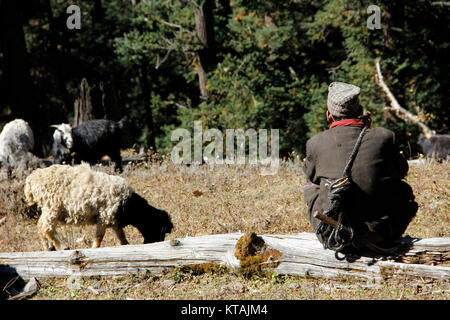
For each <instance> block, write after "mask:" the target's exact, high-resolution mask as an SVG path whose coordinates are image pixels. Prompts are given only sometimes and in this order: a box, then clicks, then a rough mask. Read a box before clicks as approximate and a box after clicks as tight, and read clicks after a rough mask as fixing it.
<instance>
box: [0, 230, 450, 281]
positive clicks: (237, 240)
mask: <svg viewBox="0 0 450 320" xmlns="http://www.w3.org/2000/svg"><path fill="white" fill-rule="evenodd" d="M245 235H247V238H248V239H250V240H249V242H248V243H244V244H243V242H244V241H243V239H244V238H245V236H243V234H242V233H233V234H216V235H205V236H198V237H187V238H182V239H178V240H170V241H164V242H158V243H153V244H143V245H126V246H117V247H103V248H97V249H77V250H65V251H37V252H1V253H0V274H1V273H8V272H10V273H12V274H16V275H20V276H21V277H22V278H23V279H31V278H34V277H35V278H48V277H66V276H76V277H81V276H118V275H127V274H145V273H150V274H161V273H163V272H165V271H167V270H168V269H170V268H174V267H188V268H189V267H193V266H197V267H199V266H211V265H215V266H221V267H222V266H225V267H227V268H228V269H230V270H235V271H239V270H241V271H242V270H243V269H245V268H249V267H251V266H252V267H253V268H254V269H253V270H255V267H256V268H257V269H258V270H261V271H263V272H270V273H278V274H290V275H300V276H309V277H314V278H316V277H317V278H329V279H342V278H355V279H361V280H365V281H374V282H380V281H383V280H385V279H387V278H390V277H394V276H397V275H406V276H411V277H421V278H432V279H439V280H447V279H450V265H449V263H448V262H449V258H450V256H449V252H450V250H449V249H450V238H430V239H412V238H404V239H403V240H402V243H403V244H404V245H405V246H407V249H405V250H404V251H403V252H402V253H401V254H400V255H397V256H395V257H380V256H373V255H364V256H361V257H354V259H352V260H351V261H349V260H339V259H337V258H336V257H335V253H334V251H331V250H325V249H323V247H322V245H321V244H320V243H319V242H318V240H317V239H316V237H315V235H314V234H311V233H299V234H293V235H262V236H256V235H255V234H252V237H248V234H247V233H246V234H245ZM252 239H253V240H255V239H256V242H257V243H256V244H255V242H254V241H253V240H252ZM252 241H253V242H252ZM243 246H244V247H245V246H246V247H245V250H244V249H242V248H243ZM236 248H240V249H239V250H240V251H239V252H238V250H237V249H236ZM244 251H245V252H246V253H243V252H244ZM245 254H247V255H248V256H249V258H248V259H244V258H243V256H244V257H245ZM236 257H239V258H240V260H239V259H238V258H236ZM244 260H245V261H244ZM244 262H245V263H244ZM433 264H435V265H433Z"/></svg>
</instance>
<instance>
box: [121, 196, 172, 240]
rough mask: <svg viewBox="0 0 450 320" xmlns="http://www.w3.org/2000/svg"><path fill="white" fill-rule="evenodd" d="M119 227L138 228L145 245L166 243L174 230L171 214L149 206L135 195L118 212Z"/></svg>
mask: <svg viewBox="0 0 450 320" xmlns="http://www.w3.org/2000/svg"><path fill="white" fill-rule="evenodd" d="M116 220H117V222H118V224H119V227H121V228H123V227H124V226H126V225H129V224H130V225H132V226H134V227H136V228H137V229H138V230H139V232H140V233H141V234H142V236H143V237H144V243H152V242H158V241H164V238H165V236H166V234H167V233H170V232H171V231H172V229H173V224H172V221H171V220H170V216H169V214H168V213H167V212H166V211H164V210H159V209H157V208H155V207H152V206H151V205H149V204H148V202H147V200H145V199H144V198H142V197H141V196H140V195H138V194H137V193H133V194H132V195H131V197H130V198H128V199H127V200H126V201H125V203H123V204H122V205H121V206H120V207H119V209H118V211H117V212H116Z"/></svg>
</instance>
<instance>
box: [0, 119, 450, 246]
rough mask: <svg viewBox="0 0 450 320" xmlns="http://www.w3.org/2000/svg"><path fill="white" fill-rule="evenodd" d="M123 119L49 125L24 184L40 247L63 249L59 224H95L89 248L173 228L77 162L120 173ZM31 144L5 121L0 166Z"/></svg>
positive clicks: (434, 146)
mask: <svg viewBox="0 0 450 320" xmlns="http://www.w3.org/2000/svg"><path fill="white" fill-rule="evenodd" d="M127 121H128V118H127V117H124V118H122V119H121V120H120V121H118V122H116V121H112V120H104V119H101V120H100V119H99V120H89V121H87V122H85V123H83V124H80V125H79V126H77V127H75V128H73V127H72V126H71V125H70V124H59V125H53V126H52V127H54V128H55V131H54V133H53V156H54V164H53V165H51V166H49V167H45V168H38V169H35V170H34V171H33V172H32V173H31V174H30V175H29V176H28V177H27V178H26V181H25V186H24V194H25V199H26V201H27V203H28V205H34V204H35V205H37V206H38V207H39V209H40V210H41V215H40V218H39V220H38V223H37V226H38V230H39V234H40V236H41V240H42V242H43V246H44V249H47V250H55V249H56V250H62V249H67V247H65V246H64V245H63V244H62V242H61V241H60V239H59V237H58V235H57V233H56V226H57V225H58V223H66V224H74V225H84V224H95V225H96V235H95V239H94V241H93V247H99V246H100V244H101V242H102V239H103V236H104V234H105V231H106V228H108V227H110V228H112V229H113V230H114V232H115V234H116V235H117V237H118V239H119V241H120V243H121V244H122V245H124V244H127V243H128V242H127V239H126V237H125V234H124V231H123V228H124V227H125V226H127V225H132V226H134V227H136V228H137V229H138V230H139V232H140V233H141V234H142V236H143V237H144V243H152V242H157V241H164V238H165V235H166V234H168V233H170V232H171V231H172V229H173V224H172V222H171V219H170V215H169V214H168V213H167V212H166V211H163V210H159V209H157V208H155V207H153V206H151V205H150V204H148V202H147V201H146V200H145V199H144V198H142V197H141V196H140V195H139V194H137V193H136V192H135V191H134V190H133V188H132V187H131V186H130V185H129V184H128V183H127V181H126V180H125V179H124V178H122V177H120V176H118V175H109V174H106V173H103V172H99V171H94V170H92V169H91V167H90V166H89V165H88V164H87V163H82V164H81V165H80V163H81V162H82V161H84V162H88V163H91V164H92V163H95V162H96V161H98V160H100V159H101V158H102V157H103V156H105V155H108V156H109V157H110V158H111V161H112V162H113V163H114V164H115V168H117V169H118V170H119V171H121V170H122V158H121V155H120V144H119V143H118V141H120V138H121V136H122V132H123V128H124V125H125V124H126V122H127ZM418 142H419V144H420V146H421V147H422V150H423V153H424V155H425V156H427V157H436V158H440V159H442V158H444V159H445V158H447V156H448V155H449V154H450V135H435V136H433V137H431V138H429V139H425V138H424V137H423V136H422V135H421V136H420V137H419V141H418ZM33 148H34V136H33V131H32V130H31V128H30V126H29V125H28V123H27V122H26V121H24V120H22V119H16V120H13V121H11V122H9V123H7V124H6V125H5V126H4V127H3V130H2V132H1V133H0V166H3V167H6V168H8V169H10V168H19V169H20V168H25V167H26V165H27V163H28V162H29V161H31V159H32V158H33V154H32V150H33ZM71 164H76V165H74V166H73V165H71Z"/></svg>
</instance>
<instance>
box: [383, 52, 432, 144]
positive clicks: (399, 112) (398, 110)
mask: <svg viewBox="0 0 450 320" xmlns="http://www.w3.org/2000/svg"><path fill="white" fill-rule="evenodd" d="M375 66H376V69H377V73H376V75H375V81H376V83H377V84H378V86H379V87H380V88H381V89H383V91H384V92H385V93H386V95H387V97H388V99H389V101H390V102H391V107H390V108H386V109H387V110H388V111H390V112H392V113H393V114H394V115H396V116H397V117H399V118H400V119H402V120H403V121H406V122H413V123H415V124H416V125H418V126H419V128H420V130H422V132H423V134H424V136H425V138H427V139H428V138H430V137H431V136H433V135H434V134H435V132H434V131H433V130H431V129H430V128H428V126H426V125H425V124H424V123H423V122H422V121H421V120H420V119H419V117H418V116H416V115H413V114H412V113H411V112H409V111H408V110H406V109H405V108H403V107H402V106H401V105H400V104H399V103H398V101H397V99H395V97H394V95H393V94H392V92H391V90H389V88H388V86H387V85H386V83H384V80H383V75H382V74H381V68H380V58H377V59H376V60H375Z"/></svg>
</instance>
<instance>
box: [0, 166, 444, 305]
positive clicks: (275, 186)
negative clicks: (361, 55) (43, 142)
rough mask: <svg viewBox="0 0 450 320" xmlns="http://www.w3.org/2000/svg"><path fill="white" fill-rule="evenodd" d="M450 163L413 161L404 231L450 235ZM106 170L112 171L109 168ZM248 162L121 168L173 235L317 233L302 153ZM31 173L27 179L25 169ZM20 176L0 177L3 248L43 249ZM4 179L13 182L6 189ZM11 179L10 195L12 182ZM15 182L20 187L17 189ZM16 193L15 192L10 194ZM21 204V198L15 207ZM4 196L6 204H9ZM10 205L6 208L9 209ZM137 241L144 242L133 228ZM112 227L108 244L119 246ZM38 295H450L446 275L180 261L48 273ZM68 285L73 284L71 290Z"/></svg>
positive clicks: (84, 239) (71, 235) (89, 233)
mask: <svg viewBox="0 0 450 320" xmlns="http://www.w3.org/2000/svg"><path fill="white" fill-rule="evenodd" d="M449 167H450V166H449V163H448V162H444V163H437V162H433V161H425V162H424V163H423V164H419V165H412V166H411V167H410V173H409V175H408V177H407V181H408V183H410V184H411V186H412V188H413V190H414V193H415V195H416V200H417V202H418V203H419V211H418V213H417V217H416V218H415V219H414V220H413V222H412V223H411V224H410V226H409V227H408V229H407V231H406V234H409V235H410V236H412V237H419V238H426V237H450V233H449V231H450V229H449V225H450V224H449V219H450V218H449V212H450V210H449V205H450V201H449V190H450V188H449V184H450V182H449V181H450V179H449ZM98 170H102V171H107V172H109V173H111V171H112V169H111V168H108V167H106V168H105V167H98ZM260 173H261V168H258V167H252V166H249V165H242V166H240V165H222V166H216V167H214V168H213V167H208V166H206V165H205V166H191V167H180V166H175V165H173V164H172V163H171V162H170V161H168V160H164V159H163V160H162V161H159V162H149V163H143V164H139V165H137V164H135V165H131V166H127V167H126V169H125V170H124V172H123V173H122V176H123V177H124V178H126V179H127V180H128V181H129V183H130V184H131V186H133V188H134V189H135V190H136V192H138V193H139V194H141V195H142V196H143V197H145V198H146V199H147V200H148V201H149V203H150V204H152V205H153V206H156V207H159V208H161V209H164V210H166V211H168V212H169V213H170V214H171V216H172V221H173V224H174V226H175V228H174V230H173V232H172V233H171V234H170V235H168V237H167V239H174V238H181V237H185V236H186V235H190V236H197V235H202V234H213V233H228V232H236V231H239V230H241V231H245V230H246V229H248V228H251V229H253V230H255V231H256V232H257V233H259V234H274V233H278V234H280V233H281V234H283V233H298V232H304V231H306V232H311V228H310V225H309V223H308V220H307V218H306V216H305V213H306V206H305V203H304V201H303V194H302V191H301V185H302V184H303V183H305V179H304V176H303V173H302V171H301V163H300V162H299V161H295V160H293V161H285V162H283V163H282V164H281V167H280V169H279V170H278V173H277V174H276V175H261V174H260ZM22 179H23V178H22ZM20 185H21V179H20V178H18V179H17V180H16V181H15V182H11V181H8V180H3V181H2V182H0V186H1V188H0V219H1V217H2V214H3V216H4V215H5V214H6V217H7V219H6V222H5V223H4V224H3V225H2V226H0V251H35V250H41V246H40V242H39V239H38V235H37V231H36V226H35V225H36V219H30V218H29V216H30V212H26V208H24V207H23V206H22V205H20V197H21V193H20V192H21V190H20ZM5 188H6V189H5ZM8 188H11V191H12V192H8V196H5V190H7V189H8ZM14 191H15V193H14ZM11 199H13V200H14V201H12V200H11ZM14 203H16V204H17V205H15V206H14ZM6 204H7V205H8V206H7V207H6ZM2 211H3V212H2ZM58 232H59V234H60V235H61V236H62V238H63V239H64V240H65V241H66V242H67V243H68V245H69V246H70V247H71V248H82V247H89V246H90V239H93V235H94V228H93V227H88V228H86V227H85V228H84V229H83V230H82V229H81V228H78V227H67V226H64V227H61V228H60V229H59V230H58ZM125 233H126V236H127V239H128V240H129V242H130V243H142V240H143V239H142V236H141V235H140V234H139V233H138V232H137V230H135V229H134V228H132V227H127V228H126V229H125ZM118 244H119V242H118V240H117V239H116V238H115V236H114V234H113V232H112V231H111V230H108V231H107V233H106V236H105V239H104V242H103V243H102V246H111V245H118ZM41 284H42V289H41V290H40V291H39V292H38V294H37V295H36V296H35V297H34V298H35V299H398V298H403V299H448V297H449V294H448V293H449V286H448V285H449V283H448V282H427V281H425V280H424V281H417V280H415V281H412V280H408V281H405V279H391V280H389V281H388V282H386V283H383V284H381V285H372V284H364V283H349V282H345V281H331V280H320V279H308V278H302V277H294V276H280V275H274V276H273V277H268V276H265V277H263V276H260V275H254V276H250V277H243V276H242V275H237V274H233V273H231V272H228V271H223V272H219V273H217V272H216V273H214V274H201V275H194V274H192V273H189V272H183V271H182V270H173V271H170V272H168V273H167V274H165V275H163V276H160V277H155V276H146V277H135V276H129V277H122V278H89V279H81V280H80V283H78V287H76V286H75V288H74V287H73V286H72V287H71V286H70V285H69V284H68V280H67V279H47V280H41ZM68 285H69V288H72V289H70V290H68V289H67V288H68Z"/></svg>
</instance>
